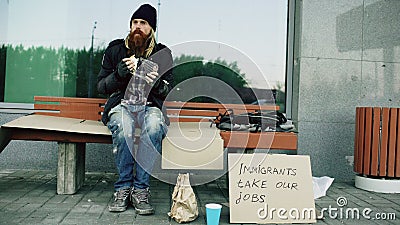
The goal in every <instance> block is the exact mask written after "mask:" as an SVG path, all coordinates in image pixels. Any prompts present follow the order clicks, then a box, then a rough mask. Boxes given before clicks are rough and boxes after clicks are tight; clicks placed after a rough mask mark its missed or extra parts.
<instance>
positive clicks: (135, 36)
mask: <svg viewBox="0 0 400 225" xmlns="http://www.w3.org/2000/svg"><path fill="white" fill-rule="evenodd" d="M147 39H148V36H146V35H145V34H144V33H143V32H142V31H141V30H134V31H131V32H130V33H129V36H128V47H129V49H130V50H133V51H134V52H135V55H136V57H141V56H143V55H144V51H145V50H146V46H147Z"/></svg>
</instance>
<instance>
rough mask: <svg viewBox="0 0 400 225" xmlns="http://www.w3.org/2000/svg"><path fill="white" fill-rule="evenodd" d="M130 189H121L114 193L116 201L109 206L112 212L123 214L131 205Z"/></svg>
mask: <svg viewBox="0 0 400 225" xmlns="http://www.w3.org/2000/svg"><path fill="white" fill-rule="evenodd" d="M129 193H130V188H127V189H121V190H119V191H116V192H115V193H114V201H113V202H112V203H111V204H110V205H109V206H108V211H110V212H123V211H125V210H126V208H127V207H128V205H129Z"/></svg>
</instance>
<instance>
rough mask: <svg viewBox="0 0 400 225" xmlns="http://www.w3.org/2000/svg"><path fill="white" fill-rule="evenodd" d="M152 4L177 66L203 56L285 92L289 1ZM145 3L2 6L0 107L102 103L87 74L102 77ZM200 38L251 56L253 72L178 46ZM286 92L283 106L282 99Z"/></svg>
mask: <svg viewBox="0 0 400 225" xmlns="http://www.w3.org/2000/svg"><path fill="white" fill-rule="evenodd" d="M149 2H150V4H152V5H154V6H155V7H156V8H158V10H159V15H158V16H159V17H158V21H159V23H158V27H157V32H158V33H157V38H158V41H159V42H161V43H164V44H166V45H167V46H169V47H171V48H172V49H176V51H174V52H173V54H174V57H175V59H176V61H179V60H181V59H182V57H194V58H195V57H199V58H200V59H201V61H202V62H203V61H204V62H209V63H210V62H214V63H215V62H217V63H216V64H218V65H221V64H222V65H225V66H226V67H227V68H229V69H231V72H232V71H233V72H238V71H239V72H238V73H239V74H241V75H242V74H243V76H242V77H244V78H245V84H244V85H243V87H252V88H257V89H279V90H280V91H283V92H284V86H285V85H284V81H285V66H286V30H287V24H286V23H287V18H286V16H287V7H288V6H287V4H288V3H287V1H285V0H278V1H264V0H255V1H251V2H248V1H241V0H240V1H239V0H237V1H228V0H223V1H211V0H204V1H172V0H160V1H158V0H153V1H149ZM159 3H160V5H159ZM140 4H141V3H140V2H134V3H132V1H129V0H119V1H111V0H103V1H97V0H86V1H79V0H58V1H51V0H35V1H29V0H13V1H9V0H0V17H1V20H0V28H1V30H2V31H3V30H4V31H5V32H1V34H0V41H1V42H0V66H1V67H0V97H1V98H0V101H4V102H22V103H23V102H26V103H29V102H32V101H33V96H34V95H53V96H77V97H88V96H92V97H105V96H100V95H98V93H97V92H96V91H97V90H96V88H93V89H92V90H93V91H94V93H93V94H92V95H90V94H89V93H88V92H89V89H90V88H89V83H90V82H89V80H88V79H89V77H90V74H92V75H93V74H94V77H96V76H97V73H98V71H99V69H100V64H101V60H102V54H103V51H104V49H105V48H106V46H107V44H108V43H109V42H110V41H112V40H113V39H116V38H125V36H126V35H127V34H128V31H129V20H130V16H131V14H132V12H133V11H134V10H135V9H136V8H137V7H138V6H139V5H140ZM121 5H122V6H124V7H121ZM27 15H29V16H27ZM94 21H97V28H96V30H95V32H94V44H93V52H92V51H91V35H92V30H93V24H94ZM198 40H202V41H210V42H212V43H221V44H222V45H223V46H230V47H231V48H232V49H235V50H237V51H239V52H241V53H242V54H243V55H245V56H247V58H248V59H249V60H251V61H252V62H253V63H254V64H255V65H256V69H254V68H253V67H249V66H247V65H246V62H244V60H242V59H240V58H235V57H233V56H232V54H231V55H229V54H228V53H225V52H224V53H221V54H220V55H218V52H216V53H212V54H207V53H209V52H211V49H209V51H204V50H205V49H200V50H198V49H196V48H193V49H187V48H186V49H183V50H182V49H180V48H179V46H181V45H182V43H187V42H193V41H198ZM206 50H207V49H206ZM91 56H92V58H91ZM218 56H219V57H218ZM221 56H223V57H224V58H222V57H221ZM91 60H92V61H91ZM218 60H219V61H218ZM221 62H223V63H221ZM90 63H93V67H90V66H89V65H90ZM204 65H206V64H204ZM210 66H211V64H208V67H207V68H205V69H206V70H207V71H208V70H209V68H210ZM257 70H258V71H257ZM179 76H183V75H179ZM262 80H264V81H265V80H266V81H267V83H268V85H266V84H265V82H264V81H262ZM239 82H240V80H239ZM92 83H93V85H95V82H92ZM279 90H278V93H281V92H279ZM275 93H276V92H275ZM283 94H284V93H282V94H280V95H281V96H282V97H281V100H279V101H284V97H283V96H284V95H283Z"/></svg>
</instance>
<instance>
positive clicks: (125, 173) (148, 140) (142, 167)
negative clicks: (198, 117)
mask: <svg viewBox="0 0 400 225" xmlns="http://www.w3.org/2000/svg"><path fill="white" fill-rule="evenodd" d="M108 115H109V119H110V120H109V122H108V123H107V126H108V128H109V129H110V131H111V133H112V140H113V148H114V150H113V152H114V153H115V163H116V166H117V169H118V175H119V178H118V180H117V182H115V184H114V188H115V190H116V191H118V190H120V189H125V188H128V187H132V186H133V187H134V188H136V189H144V188H148V187H149V186H150V174H149V173H150V172H151V170H152V169H153V166H154V163H155V161H156V159H157V158H160V157H161V144H162V139H163V138H164V137H165V135H166V133H167V130H168V128H167V125H166V124H165V120H164V116H163V114H162V112H161V110H160V109H159V108H157V107H149V106H141V105H126V104H119V105H117V106H116V107H114V108H112V109H111V111H110V112H109V114H108ZM136 127H138V128H140V129H141V133H140V140H139V144H138V148H137V149H135V145H134V143H135V128H136ZM134 169H135V171H136V174H135V175H134V174H133V171H134Z"/></svg>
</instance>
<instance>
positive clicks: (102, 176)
mask: <svg viewBox="0 0 400 225" xmlns="http://www.w3.org/2000/svg"><path fill="white" fill-rule="evenodd" d="M115 179H116V175H115V174H109V173H87V174H86V181H85V184H84V186H83V187H82V188H81V190H80V191H79V192H78V193H77V194H75V195H57V194H56V175H55V172H52V171H33V170H0V224H135V225H151V224H156V225H161V224H162V225H164V224H178V223H176V222H175V221H174V220H171V219H169V217H168V216H167V213H168V212H169V209H170V206H171V200H170V196H171V193H172V191H173V185H169V184H166V183H163V182H161V181H158V180H155V179H153V180H152V181H151V182H152V184H151V185H152V200H153V203H154V205H155V207H156V213H155V214H154V215H151V216H139V215H136V214H135V212H134V210H133V209H132V208H129V209H128V210H127V211H125V212H123V213H110V212H108V210H107V205H108V203H109V202H110V201H111V195H112V190H113V182H114V181H115ZM194 191H195V194H196V196H197V199H198V204H199V206H200V208H199V210H200V212H199V213H200V215H199V217H198V218H197V219H196V220H195V221H193V222H191V223H189V224H196V225H197V224H206V222H205V209H204V205H205V204H206V203H209V202H220V203H226V202H228V190H227V188H226V181H225V180H224V179H223V178H222V179H219V180H216V181H214V182H211V183H208V184H205V185H200V186H196V187H194ZM338 197H345V198H346V199H347V201H348V205H347V206H346V207H348V208H350V207H352V208H357V209H359V211H360V212H362V210H363V209H365V208H370V209H371V213H369V214H368V215H370V216H371V219H369V220H368V219H365V218H363V217H362V216H360V217H361V218H360V219H352V218H346V216H345V212H343V214H342V216H340V211H337V212H338V213H339V214H338V215H336V216H335V214H334V213H332V214H331V215H330V214H329V212H325V213H324V216H325V218H324V219H322V220H318V221H317V224H400V194H381V193H373V192H368V191H364V190H360V189H357V188H355V187H354V183H353V182H347V183H340V182H334V183H333V185H332V186H331V188H330V189H329V190H328V193H327V196H324V197H322V198H320V199H317V200H316V201H315V203H316V208H317V209H319V210H322V209H324V208H329V207H330V206H331V207H337V203H336V200H337V198H338ZM377 213H380V214H379V215H380V216H386V217H391V216H393V215H394V216H396V219H393V218H391V219H386V220H377V219H372V218H375V217H376V215H378V214H377ZM220 224H221V225H223V224H229V208H227V207H225V206H224V207H223V210H222V216H221V222H220Z"/></svg>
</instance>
